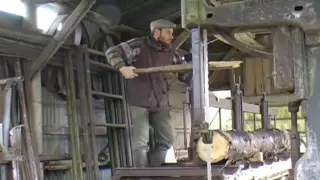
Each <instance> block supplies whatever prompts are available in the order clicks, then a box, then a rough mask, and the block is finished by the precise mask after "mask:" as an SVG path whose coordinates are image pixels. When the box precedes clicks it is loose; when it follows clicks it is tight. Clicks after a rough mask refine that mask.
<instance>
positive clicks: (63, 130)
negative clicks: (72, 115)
mask: <svg viewBox="0 0 320 180" xmlns="http://www.w3.org/2000/svg"><path fill="white" fill-rule="evenodd" d="M42 131H43V135H69V127H68V126H59V125H44V126H43V127H42ZM79 134H80V136H83V134H84V131H83V128H80V129H79ZM95 134H96V135H97V136H105V135H107V128H105V127H96V128H95Z"/></svg>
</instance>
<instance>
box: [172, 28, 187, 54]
mask: <svg viewBox="0 0 320 180" xmlns="http://www.w3.org/2000/svg"><path fill="white" fill-rule="evenodd" d="M190 35H191V31H190V30H189V29H184V30H183V31H182V32H181V33H180V34H179V36H177V38H176V39H175V40H174V41H173V42H172V47H173V48H174V49H175V50H178V49H179V48H180V47H181V46H182V44H183V43H184V42H185V41H186V40H187V39H188V37H189V36H190Z"/></svg>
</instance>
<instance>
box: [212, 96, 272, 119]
mask: <svg viewBox="0 0 320 180" xmlns="http://www.w3.org/2000/svg"><path fill="white" fill-rule="evenodd" d="M209 106H210V107H215V108H221V109H229V110H232V100H230V99H220V100H219V101H217V99H216V98H215V97H214V96H212V95H210V96H209ZM242 109H243V112H248V113H255V114H261V110H260V106H259V105H255V104H249V103H245V102H243V103H242ZM277 114H278V111H277V110H276V109H273V108H269V115H271V116H276V115H277Z"/></svg>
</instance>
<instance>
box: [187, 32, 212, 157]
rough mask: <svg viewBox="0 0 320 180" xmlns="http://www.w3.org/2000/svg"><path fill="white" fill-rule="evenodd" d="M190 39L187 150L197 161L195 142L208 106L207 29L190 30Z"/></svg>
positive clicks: (204, 120)
mask: <svg viewBox="0 0 320 180" xmlns="http://www.w3.org/2000/svg"><path fill="white" fill-rule="evenodd" d="M191 39H192V59H193V60H192V66H193V69H192V70H193V79H192V93H191V94H192V103H191V104H192V114H191V115H192V118H191V136H190V148H189V151H188V155H189V159H190V160H191V161H194V162H195V163H197V161H198V160H197V158H196V157H197V153H196V152H195V151H194V149H196V147H195V146H196V144H197V140H198V138H200V136H201V133H200V132H201V128H202V126H201V125H202V124H203V123H204V122H207V120H206V119H207V115H206V111H207V109H208V106H209V100H208V99H209V88H208V67H207V65H208V57H207V56H206V55H207V54H206V53H207V52H204V51H205V50H207V42H206V40H207V31H206V30H201V29H200V28H194V29H192V30H191Z"/></svg>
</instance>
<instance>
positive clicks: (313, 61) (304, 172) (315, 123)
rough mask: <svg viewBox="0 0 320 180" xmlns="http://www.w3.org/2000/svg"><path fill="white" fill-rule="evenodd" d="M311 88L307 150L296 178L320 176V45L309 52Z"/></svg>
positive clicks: (316, 177) (307, 108) (315, 177)
mask: <svg viewBox="0 0 320 180" xmlns="http://www.w3.org/2000/svg"><path fill="white" fill-rule="evenodd" d="M306 57H307V58H308V59H307V61H308V68H307V69H308V70H309V72H308V73H309V88H310V94H311V97H309V98H308V101H307V104H306V110H307V112H306V114H307V115H306V116H307V117H308V120H307V132H306V134H307V141H308V143H307V151H306V153H305V154H304V155H303V156H302V157H301V158H300V159H299V160H298V162H297V163H296V164H295V167H294V168H295V175H294V176H295V177H294V178H295V179H297V180H310V179H319V177H320V166H319V162H320V131H319V129H320V121H319V117H320V111H319V105H320V93H319V92H320V63H319V57H320V47H311V48H310V49H309V52H308V56H306Z"/></svg>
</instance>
